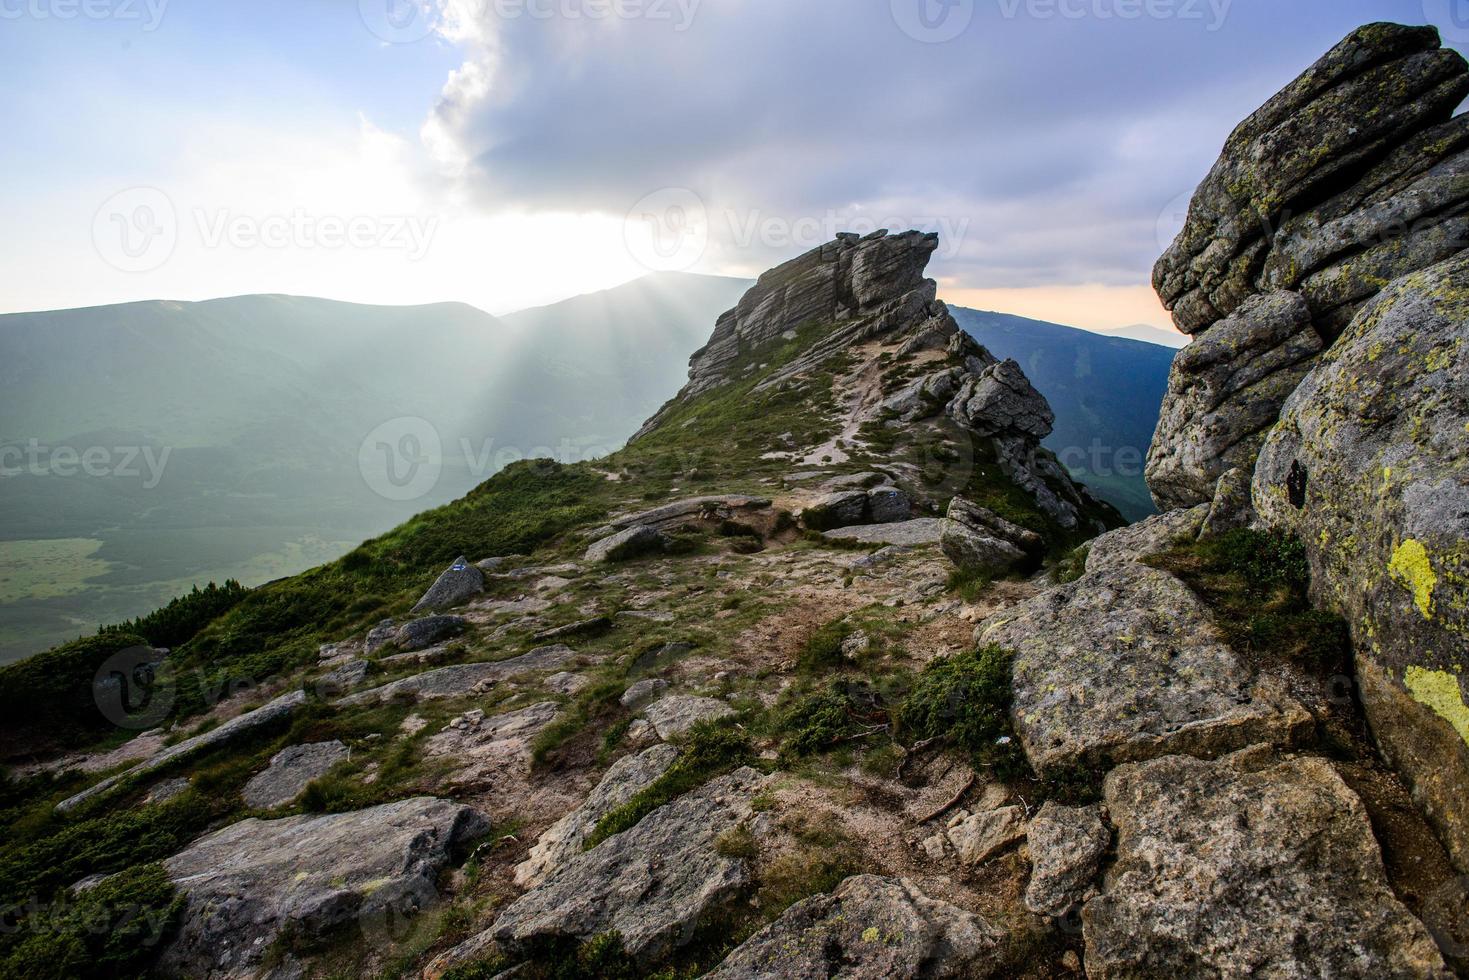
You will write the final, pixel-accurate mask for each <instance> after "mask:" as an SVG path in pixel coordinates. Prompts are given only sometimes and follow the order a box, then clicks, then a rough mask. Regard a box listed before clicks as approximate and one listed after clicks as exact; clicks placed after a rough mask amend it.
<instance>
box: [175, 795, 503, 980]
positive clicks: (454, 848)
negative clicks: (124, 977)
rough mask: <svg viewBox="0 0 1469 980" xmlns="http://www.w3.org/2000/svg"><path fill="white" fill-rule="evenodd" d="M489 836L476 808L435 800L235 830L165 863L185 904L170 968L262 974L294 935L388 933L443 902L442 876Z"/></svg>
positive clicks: (202, 973) (245, 823)
mask: <svg viewBox="0 0 1469 980" xmlns="http://www.w3.org/2000/svg"><path fill="white" fill-rule="evenodd" d="M488 829H489V826H488V823H487V821H485V819H484V818H483V817H482V816H480V814H478V813H476V812H475V811H474V810H472V809H470V808H469V807H466V806H461V805H459V804H457V803H451V802H449V801H447V800H436V799H431V798H426V797H419V798H416V799H411V800H403V801H401V802H398V803H389V804H385V805H383V806H377V807H373V808H371V809H368V810H359V811H356V812H353V813H337V814H331V815H328V816H298V817H285V818H283V819H280V820H254V819H251V820H242V821H240V822H239V823H236V824H231V825H230V826H228V827H226V828H224V829H223V830H219V831H216V832H214V833H212V834H209V835H207V836H205V837H202V838H200V839H199V840H197V841H195V842H194V843H193V844H191V845H189V847H187V848H185V849H184V850H183V851H181V852H180V853H178V854H176V855H174V856H173V857H171V858H169V859H168V860H167V861H165V862H164V867H165V869H166V870H167V872H168V876H169V878H170V879H172V880H173V882H174V884H175V885H176V886H177V887H178V889H179V891H180V892H182V894H183V895H184V897H185V898H186V900H187V906H186V908H185V911H184V917H183V922H182V925H181V927H180V929H179V934H178V936H177V938H175V939H174V940H173V942H171V943H170V944H169V946H168V948H167V950H165V952H164V954H163V959H162V965H163V968H164V970H165V971H166V972H171V973H177V974H180V975H187V976H197V977H244V976H254V975H257V974H258V973H260V972H262V970H263V965H262V960H263V958H264V956H265V954H266V953H267V952H268V951H269V950H270V948H271V944H272V943H274V942H275V940H276V939H277V938H278V937H280V936H281V935H282V933H283V931H284V930H286V929H290V930H291V931H292V932H293V934H294V935H295V936H296V937H297V938H298V939H305V940H310V939H316V938H320V937H323V936H326V935H328V934H330V933H332V932H333V931H334V930H337V929H339V928H342V927H344V926H348V925H350V924H357V925H359V926H360V927H361V928H362V929H363V930H365V931H366V932H369V933H370V932H371V930H372V929H373V928H375V927H376V928H384V927H386V925H387V924H388V921H389V920H390V919H391V918H392V917H404V916H408V915H411V914H413V913H414V912H416V911H418V910H421V909H424V908H427V907H429V906H431V905H433V904H435V903H437V902H438V901H439V898H440V896H439V892H438V887H437V881H438V877H439V873H440V872H441V871H442V870H443V869H444V868H445V867H446V866H447V865H448V864H449V863H450V861H451V860H453V859H454V858H455V857H456V856H458V855H459V854H460V853H461V852H462V850H463V849H464V848H465V847H466V846H467V845H468V844H469V843H470V842H472V841H473V840H474V839H475V838H477V837H478V836H480V835H482V834H484V833H485V832H486V831H487V830H488Z"/></svg>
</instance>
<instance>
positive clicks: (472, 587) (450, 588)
mask: <svg viewBox="0 0 1469 980" xmlns="http://www.w3.org/2000/svg"><path fill="white" fill-rule="evenodd" d="M484 590H485V575H484V572H482V571H480V570H479V569H478V568H476V567H475V566H474V565H471V564H470V563H469V559H468V558H465V557H464V556H463V555H460V556H459V557H458V558H456V559H455V560H454V564H452V565H450V566H449V567H448V568H447V569H445V570H444V573H443V574H442V575H440V576H439V577H438V578H437V579H436V580H435V581H434V584H433V585H431V586H429V589H428V591H427V592H425V593H424V594H423V598H422V599H419V600H418V604H417V605H415V606H414V607H413V611H414V612H428V611H433V610H438V609H450V608H452V607H454V606H457V605H459V604H461V603H464V602H468V601H469V600H470V599H472V598H474V597H475V596H477V595H479V594H480V593H482V592H484Z"/></svg>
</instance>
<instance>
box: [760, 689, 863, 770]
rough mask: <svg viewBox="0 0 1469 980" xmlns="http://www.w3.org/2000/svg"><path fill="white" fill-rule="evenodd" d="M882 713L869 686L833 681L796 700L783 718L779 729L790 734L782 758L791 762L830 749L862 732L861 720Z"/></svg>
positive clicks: (783, 746)
mask: <svg viewBox="0 0 1469 980" xmlns="http://www.w3.org/2000/svg"><path fill="white" fill-rule="evenodd" d="M880 710H881V709H880V706H879V702H878V699H877V697H876V695H875V694H874V693H873V692H872V690H871V689H870V688H869V687H868V686H867V685H865V684H861V683H850V682H846V681H832V682H831V683H830V684H829V685H827V686H826V687H825V688H823V689H821V690H819V691H816V692H814V693H811V694H808V695H806V696H805V697H803V698H800V699H799V700H797V701H796V702H795V703H794V704H792V705H791V707H790V708H789V709H787V710H786V711H785V712H784V714H783V715H782V716H781V720H780V727H781V729H782V730H783V731H785V732H788V733H789V737H788V738H787V739H786V741H785V744H784V745H782V746H781V749H780V754H781V757H782V759H784V760H786V761H789V760H791V759H796V758H800V757H802V756H808V755H815V754H816V753H818V752H822V751H824V750H826V749H829V748H831V747H832V746H833V745H836V744H838V743H839V742H841V741H842V740H843V739H845V738H846V737H848V736H850V735H854V734H856V733H857V732H859V731H861V730H862V726H861V721H860V719H861V718H873V717H874V715H875V714H877V713H878V712H880Z"/></svg>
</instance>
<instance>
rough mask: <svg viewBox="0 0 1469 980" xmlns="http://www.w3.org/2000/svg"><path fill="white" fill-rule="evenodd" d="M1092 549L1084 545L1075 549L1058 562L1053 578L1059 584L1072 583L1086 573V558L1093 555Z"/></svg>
mask: <svg viewBox="0 0 1469 980" xmlns="http://www.w3.org/2000/svg"><path fill="white" fill-rule="evenodd" d="M1091 553H1092V549H1091V548H1090V547H1089V546H1087V545H1082V546H1081V547H1080V548H1077V549H1076V550H1075V551H1073V552H1071V553H1070V554H1068V555H1067V556H1066V557H1064V558H1062V559H1061V560H1060V561H1058V562H1056V571H1055V573H1054V574H1053V575H1052V578H1054V579H1055V580H1056V583H1057V584H1058V585H1070V584H1071V583H1072V582H1075V581H1076V580H1077V579H1079V578H1081V577H1082V576H1083V575H1085V574H1086V560H1087V558H1088V557H1090V556H1091Z"/></svg>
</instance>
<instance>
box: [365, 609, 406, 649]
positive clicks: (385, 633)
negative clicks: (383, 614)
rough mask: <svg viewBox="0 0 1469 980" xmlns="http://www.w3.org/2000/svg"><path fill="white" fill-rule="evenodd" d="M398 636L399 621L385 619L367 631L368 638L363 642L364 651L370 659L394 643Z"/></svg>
mask: <svg viewBox="0 0 1469 980" xmlns="http://www.w3.org/2000/svg"><path fill="white" fill-rule="evenodd" d="M397 634H398V621H397V620H395V619H391V618H390V619H385V620H383V621H382V622H380V623H378V624H377V625H376V626H374V627H373V628H372V629H370V630H368V631H367V637H366V639H364V640H363V641H362V651H363V652H364V653H366V654H367V655H368V656H369V657H370V656H372V655H373V654H374V653H377V652H378V651H379V650H381V649H382V648H383V647H385V646H387V645H388V644H389V643H392V642H393V640H394V639H396V638H397Z"/></svg>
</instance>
